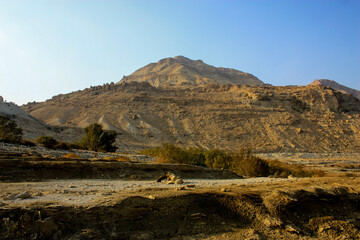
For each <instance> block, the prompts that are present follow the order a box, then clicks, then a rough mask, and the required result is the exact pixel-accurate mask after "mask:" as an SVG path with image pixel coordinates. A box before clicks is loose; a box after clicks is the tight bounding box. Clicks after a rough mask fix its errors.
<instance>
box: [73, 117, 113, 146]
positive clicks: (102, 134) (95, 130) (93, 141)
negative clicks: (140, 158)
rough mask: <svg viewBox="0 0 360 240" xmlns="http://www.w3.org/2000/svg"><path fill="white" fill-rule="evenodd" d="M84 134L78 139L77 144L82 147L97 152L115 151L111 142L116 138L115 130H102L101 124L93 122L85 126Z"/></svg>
mask: <svg viewBox="0 0 360 240" xmlns="http://www.w3.org/2000/svg"><path fill="white" fill-rule="evenodd" d="M84 130H85V136H84V137H83V138H82V139H81V140H80V142H79V145H80V146H81V147H83V148H84V149H87V150H90V151H97V152H115V150H116V147H115V146H113V143H114V142H115V140H116V136H117V134H116V132H115V131H104V130H103V129H102V127H101V125H99V124H97V123H94V124H91V125H89V126H88V127H86V128H85V129H84Z"/></svg>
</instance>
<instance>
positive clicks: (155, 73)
mask: <svg viewBox="0 0 360 240" xmlns="http://www.w3.org/2000/svg"><path fill="white" fill-rule="evenodd" d="M131 81H136V82H148V83H150V84H151V85H152V86H155V87H159V86H173V85H176V86H180V85H204V84H234V85H237V84H244V85H255V86H260V85H264V83H263V82H262V81H260V80H259V79H258V78H257V77H255V76H253V75H251V74H249V73H245V72H241V71H238V70H235V69H231V68H221V67H219V68H217V67H213V66H210V65H208V64H205V63H204V62H203V61H201V60H196V61H194V60H191V59H189V58H186V57H183V56H177V57H174V58H164V59H162V60H160V61H158V62H157V63H150V64H148V65H146V66H145V67H142V68H140V69H138V70H137V71H135V72H134V73H132V74H131V75H129V76H124V77H123V79H122V80H121V81H120V82H119V83H121V82H131Z"/></svg>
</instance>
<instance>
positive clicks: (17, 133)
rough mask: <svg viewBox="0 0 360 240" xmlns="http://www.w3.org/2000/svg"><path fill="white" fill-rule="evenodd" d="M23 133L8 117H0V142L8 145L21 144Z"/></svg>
mask: <svg viewBox="0 0 360 240" xmlns="http://www.w3.org/2000/svg"><path fill="white" fill-rule="evenodd" d="M22 134H23V131H22V129H21V128H19V127H18V126H17V124H16V122H14V121H12V120H10V119H9V118H8V117H5V116H0V141H3V142H7V143H20V142H21V140H22Z"/></svg>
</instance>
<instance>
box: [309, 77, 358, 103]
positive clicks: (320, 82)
mask: <svg viewBox="0 0 360 240" xmlns="http://www.w3.org/2000/svg"><path fill="white" fill-rule="evenodd" d="M309 85H322V86H326V87H331V88H332V89H334V90H338V91H343V92H345V93H348V94H352V95H353V96H354V97H356V98H357V99H359V100H360V91H358V90H355V89H352V88H349V87H346V86H344V85H341V84H339V83H337V82H335V81H334V80H328V79H316V80H314V81H313V82H312V83H310V84H309Z"/></svg>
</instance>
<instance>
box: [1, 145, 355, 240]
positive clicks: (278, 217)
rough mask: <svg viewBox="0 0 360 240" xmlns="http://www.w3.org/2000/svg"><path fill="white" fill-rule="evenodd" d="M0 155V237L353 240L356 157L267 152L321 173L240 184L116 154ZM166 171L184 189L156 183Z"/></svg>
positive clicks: (222, 174)
mask: <svg viewBox="0 0 360 240" xmlns="http://www.w3.org/2000/svg"><path fill="white" fill-rule="evenodd" d="M73 151H75V150H73ZM0 152H1V154H0V162H1V165H0V180H1V182H0V219H1V225H0V238H1V239H360V232H359V227H360V196H359V192H360V185H359V184H358V183H359V171H360V167H359V166H360V158H359V155H358V154H355V153H353V154H340V153H333V154H316V153H312V154H309V153H306V154H301V153H296V154H295V153H289V154H286V153H281V154H277V155H276V154H272V155H271V154H269V155H267V157H269V158H271V157H273V158H275V157H276V158H277V159H280V160H281V159H283V161H289V160H293V161H294V162H296V161H295V160H296V159H297V160H298V163H303V164H304V165H306V166H307V167H313V168H320V169H324V170H325V172H326V175H325V176H324V177H317V178H296V177H289V178H273V177H262V178H246V177H242V176H238V175H236V174H233V173H231V172H230V171H228V170H221V169H220V170H214V169H208V168H203V167H195V166H188V165H170V164H157V163H156V162H155V160H154V159H153V158H150V157H146V156H141V155H126V154H124V153H115V154H111V153H107V154H99V153H94V152H87V151H77V152H76V154H77V155H78V156H79V158H76V159H66V158H63V157H61V156H63V155H65V154H66V153H67V152H66V151H63V152H62V151H60V150H56V151H50V150H47V149H45V148H41V147H24V146H22V147H19V146H16V145H11V144H0ZM119 156H123V157H124V156H127V158H126V160H123V161H116V160H112V159H115V157H119ZM262 157H265V156H264V155H262ZM14 162H15V163H14ZM44 169H46V170H44ZM167 171H171V172H174V173H176V174H177V175H179V176H181V177H182V178H183V180H184V183H183V184H168V183H167V181H166V180H163V181H162V182H156V179H157V178H158V177H159V176H160V175H162V174H163V173H166V172H167Z"/></svg>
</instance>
